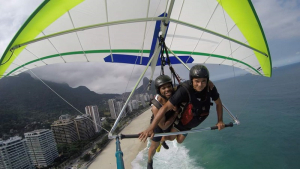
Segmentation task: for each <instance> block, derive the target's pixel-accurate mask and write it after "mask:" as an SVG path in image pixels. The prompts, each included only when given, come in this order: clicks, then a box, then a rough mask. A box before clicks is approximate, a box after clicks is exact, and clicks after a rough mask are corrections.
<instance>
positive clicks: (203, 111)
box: [174, 82, 213, 128]
mask: <svg viewBox="0 0 300 169" xmlns="http://www.w3.org/2000/svg"><path fill="white" fill-rule="evenodd" d="M179 86H180V87H183V88H184V89H185V90H186V91H187V93H188V96H189V100H188V102H187V103H182V104H181V105H180V107H181V108H182V111H181V112H180V113H179V114H178V117H177V119H176V120H175V122H174V123H175V124H176V125H179V124H180V125H184V126H185V127H187V128H194V127H196V126H198V125H199V124H200V123H201V122H202V121H203V120H204V119H205V118H206V117H207V116H208V115H209V110H210V106H212V105H213V103H212V102H211V101H210V96H211V92H210V91H209V90H208V91H207V92H206V93H205V94H204V96H202V97H200V98H199V97H196V92H195V91H194V89H193V88H192V87H191V86H190V84H189V82H184V83H180V85H179ZM205 90H206V89H205ZM190 104H192V108H191V112H192V114H190V115H189V118H190V119H191V120H190V121H189V122H187V123H186V124H185V122H186V119H185V118H187V115H186V113H187V112H186V111H188V110H187V109H189V108H190V107H191V106H189V105H190ZM184 113H185V114H184Z"/></svg>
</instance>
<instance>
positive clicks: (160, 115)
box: [139, 101, 174, 142]
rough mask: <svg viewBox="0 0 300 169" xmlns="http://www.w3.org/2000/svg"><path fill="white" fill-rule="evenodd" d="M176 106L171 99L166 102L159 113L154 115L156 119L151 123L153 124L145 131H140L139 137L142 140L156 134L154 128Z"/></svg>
mask: <svg viewBox="0 0 300 169" xmlns="http://www.w3.org/2000/svg"><path fill="white" fill-rule="evenodd" d="M173 108H174V106H173V104H172V103H170V101H168V102H167V103H166V104H164V105H163V106H162V107H161V108H160V109H159V110H158V112H157V115H156V116H154V119H153V121H152V123H151V125H150V126H149V127H148V128H147V129H146V130H145V131H143V132H141V133H140V136H139V139H140V140H141V141H144V142H145V141H146V140H147V137H149V136H151V137H153V136H154V133H153V130H154V128H155V127H156V126H157V124H158V123H159V121H160V120H161V119H162V118H163V117H164V116H165V114H166V112H167V111H169V110H171V109H173Z"/></svg>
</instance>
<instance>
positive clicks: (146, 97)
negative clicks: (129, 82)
mask: <svg viewBox="0 0 300 169" xmlns="http://www.w3.org/2000/svg"><path fill="white" fill-rule="evenodd" d="M144 96H145V101H149V100H150V96H149V94H148V93H145V95H144Z"/></svg>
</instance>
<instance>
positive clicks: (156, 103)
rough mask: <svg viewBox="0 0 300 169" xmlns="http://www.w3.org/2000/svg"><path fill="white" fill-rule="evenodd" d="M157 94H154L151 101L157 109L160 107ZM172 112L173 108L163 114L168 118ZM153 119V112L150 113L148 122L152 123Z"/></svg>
mask: <svg viewBox="0 0 300 169" xmlns="http://www.w3.org/2000/svg"><path fill="white" fill-rule="evenodd" d="M157 96H158V95H156V97H155V99H153V100H152V101H151V103H152V104H153V105H154V106H155V107H156V108H157V109H158V110H159V109H160V108H161V107H162V104H161V103H160V102H159V101H158V100H157ZM173 114H174V111H173V110H170V111H168V112H166V114H165V117H166V119H169V118H170V117H171V116H172V115H173ZM153 119H154V114H153V113H152V115H151V119H150V124H151V123H152V121H153Z"/></svg>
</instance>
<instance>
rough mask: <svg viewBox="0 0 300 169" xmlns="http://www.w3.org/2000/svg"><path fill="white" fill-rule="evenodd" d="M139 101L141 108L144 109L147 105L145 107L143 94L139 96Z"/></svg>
mask: <svg viewBox="0 0 300 169" xmlns="http://www.w3.org/2000/svg"><path fill="white" fill-rule="evenodd" d="M140 101H141V103H142V105H143V107H146V106H147V105H146V102H145V98H144V95H143V94H140Z"/></svg>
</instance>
